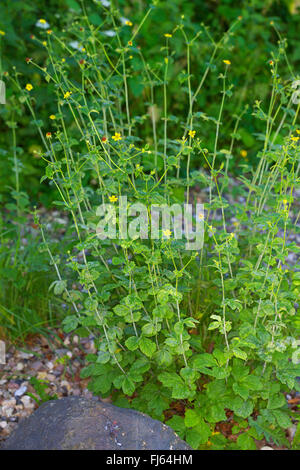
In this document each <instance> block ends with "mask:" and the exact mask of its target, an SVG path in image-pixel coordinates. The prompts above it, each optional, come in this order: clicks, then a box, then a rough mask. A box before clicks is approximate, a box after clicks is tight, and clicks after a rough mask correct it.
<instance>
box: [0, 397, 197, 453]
mask: <svg viewBox="0 0 300 470" xmlns="http://www.w3.org/2000/svg"><path fill="white" fill-rule="evenodd" d="M2 449H7V450H56V449H57V450H77V449H89V450H90V449H91V450H146V449H149V450H169V449H173V450H190V447H189V446H188V445H187V444H186V443H185V442H184V441H182V440H181V439H180V438H179V437H178V436H177V434H175V432H174V431H173V430H172V429H171V428H170V427H169V426H166V425H165V424H163V423H161V422H160V421H157V420H154V419H152V418H150V417H149V416H147V415H145V414H143V413H140V412H138V411H134V410H131V409H127V408H118V407H116V406H114V405H111V404H110V403H104V402H101V401H99V400H98V399H97V398H92V399H87V398H83V397H66V398H61V399H60V400H51V401H48V402H46V403H44V404H42V405H41V406H40V407H39V408H38V409H37V410H36V411H35V412H34V413H33V414H32V415H31V416H29V417H28V418H26V419H24V420H23V421H21V422H20V424H19V426H18V427H17V429H16V430H15V431H14V432H13V433H12V435H11V436H10V437H9V438H8V439H7V440H6V441H5V442H4V444H3V446H2Z"/></svg>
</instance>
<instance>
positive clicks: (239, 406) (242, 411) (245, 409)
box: [232, 397, 253, 418]
mask: <svg viewBox="0 0 300 470" xmlns="http://www.w3.org/2000/svg"><path fill="white" fill-rule="evenodd" d="M232 410H233V411H234V412H235V414H236V415H237V416H240V417H241V418H248V416H250V415H251V413H252V412H253V403H252V402H251V401H250V400H246V401H244V400H242V398H240V397H236V398H235V399H234V400H233V402H232Z"/></svg>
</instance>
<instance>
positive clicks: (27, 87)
mask: <svg viewBox="0 0 300 470" xmlns="http://www.w3.org/2000/svg"><path fill="white" fill-rule="evenodd" d="M25 88H26V90H27V91H31V90H32V88H33V86H32V85H31V83H27V85H26V87H25Z"/></svg>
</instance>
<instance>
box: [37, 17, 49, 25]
mask: <svg viewBox="0 0 300 470" xmlns="http://www.w3.org/2000/svg"><path fill="white" fill-rule="evenodd" d="M39 23H42V24H46V23H47V21H46V20H43V18H42V19H40V20H39Z"/></svg>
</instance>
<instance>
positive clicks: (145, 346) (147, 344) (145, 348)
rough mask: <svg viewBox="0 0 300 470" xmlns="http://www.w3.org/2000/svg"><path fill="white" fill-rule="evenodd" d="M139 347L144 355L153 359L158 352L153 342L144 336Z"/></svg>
mask: <svg viewBox="0 0 300 470" xmlns="http://www.w3.org/2000/svg"><path fill="white" fill-rule="evenodd" d="M139 347H140V350H141V351H142V353H144V354H145V355H146V356H148V357H152V356H153V354H154V353H155V351H156V345H155V343H154V342H153V341H151V339H149V338H145V337H143V336H142V337H141V338H140V340H139Z"/></svg>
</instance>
